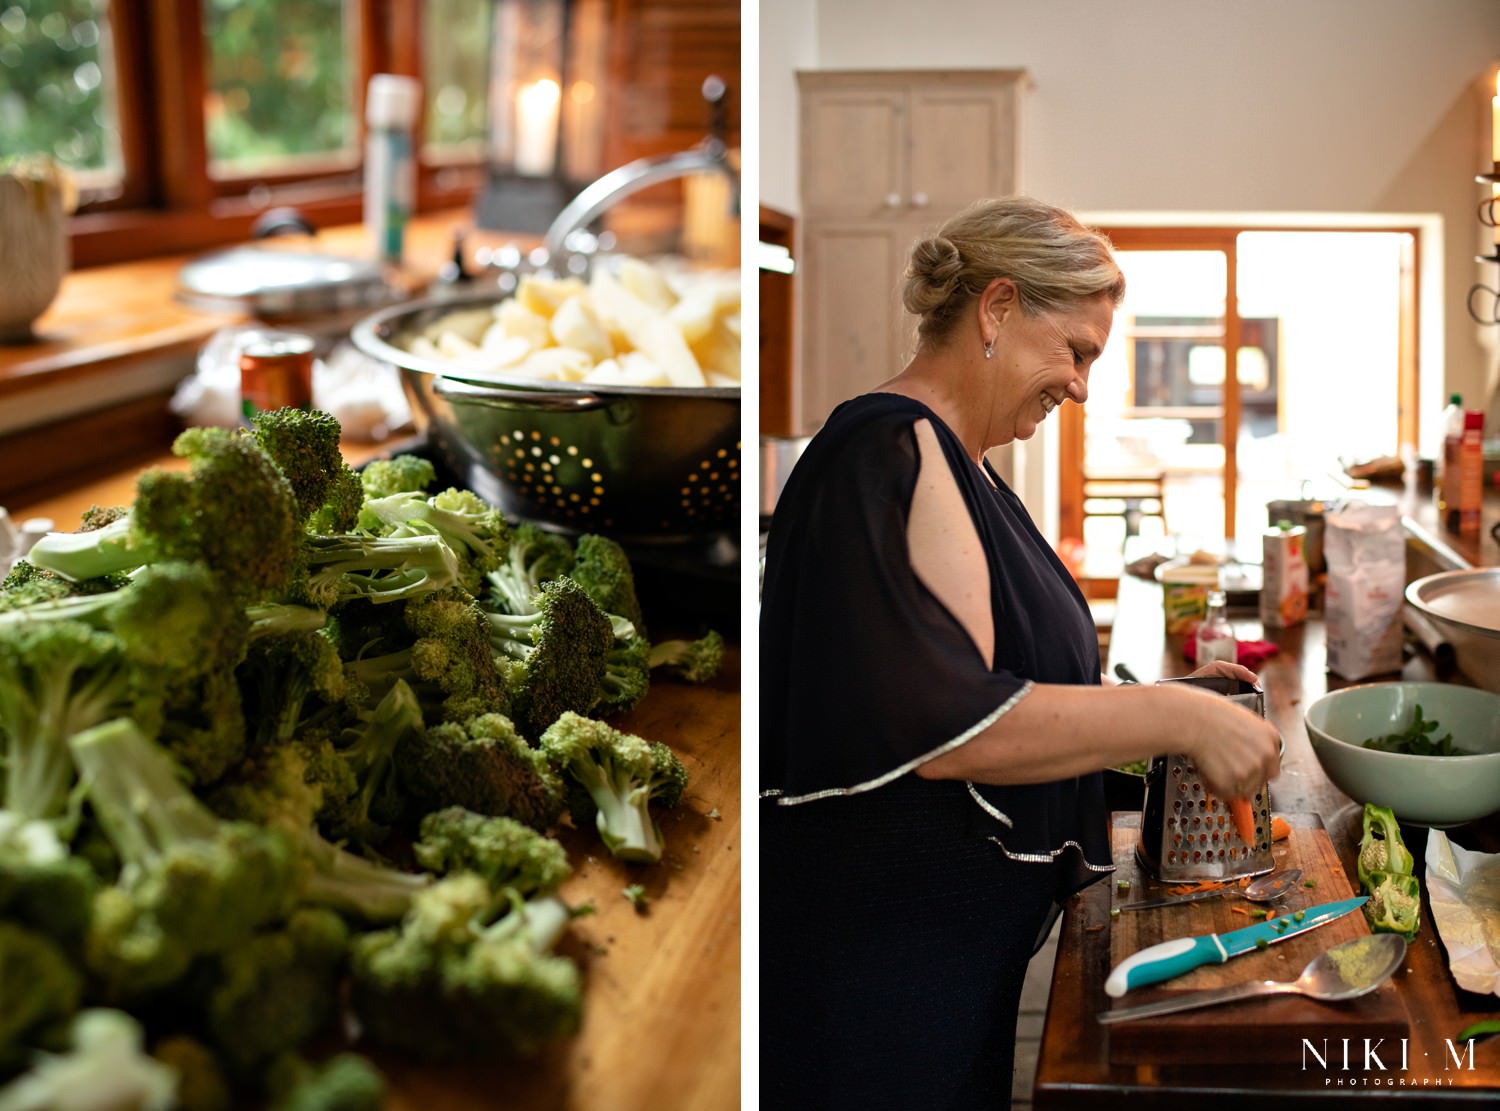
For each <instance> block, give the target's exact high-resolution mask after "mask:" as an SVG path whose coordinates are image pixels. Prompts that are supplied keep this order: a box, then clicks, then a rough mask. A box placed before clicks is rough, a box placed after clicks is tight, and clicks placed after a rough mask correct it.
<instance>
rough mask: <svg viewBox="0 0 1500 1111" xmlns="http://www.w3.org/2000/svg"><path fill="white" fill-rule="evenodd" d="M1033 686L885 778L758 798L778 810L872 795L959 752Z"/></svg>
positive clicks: (769, 793) (1026, 685)
mask: <svg viewBox="0 0 1500 1111" xmlns="http://www.w3.org/2000/svg"><path fill="white" fill-rule="evenodd" d="M1032 685H1033V684H1032V682H1031V680H1029V679H1028V680H1027V681H1026V682H1025V683H1023V684H1022V685H1021V687H1020V689H1019V690H1017V691H1016V693H1015V694H1013V695H1011V696H1010V697H1009V698H1007V699H1006V700H1005V701H1004V702H1002V703H1001V704H1000V705H999V706H998V707H996V709H995V710H994V711H993V712H992V713H990V714H988V715H986V716H985V717H984V718H982V719H981V720H980V721H978V722H976V723H975V724H973V725H971V726H970V727H969V728H968V729H965V730H964V731H963V732H962V733H960V734H959V735H958V736H957V737H954V738H953V739H952V740H950V741H945V742H943V743H942V744H941V745H939V746H938V747H937V748H935V749H933V750H932V751H931V752H928V753H925V754H923V755H921V756H918V757H917V758H916V759H914V760H908V761H907V762H906V763H904V764H902V765H901V766H900V767H899V768H893V769H892V770H890V771H888V772H886V773H885V774H884V775H881V776H877V777H876V778H874V779H871V780H867V781H866V782H864V783H856V784H854V786H852V787H830V788H828V789H827V790H823V791H813V792H811V793H809V794H806V795H784V794H782V793H781V791H780V789H779V788H773V789H771V790H769V791H762V792H761V793H760V797H761V798H763V799H775V800H776V805H777V806H797V805H798V804H800V803H804V802H816V801H817V800H818V799H826V798H834V797H836V796H840V795H858V794H863V793H864V792H865V791H873V790H874V789H875V788H876V787H883V786H885V785H886V784H887V783H889V782H891V781H892V780H894V779H900V778H901V777H902V776H903V775H905V774H906V773H907V772H909V771H911V770H912V769H913V768H918V767H921V766H922V765H923V764H925V763H927V761H929V760H934V759H936V758H937V757H939V756H942V755H943V754H944V753H946V752H952V751H953V750H954V749H955V748H958V747H959V745H962V744H965V743H966V742H968V741H970V740H972V739H973V738H974V737H975V736H976V735H977V734H979V733H982V732H984V731H985V730H986V729H988V728H989V727H990V726H991V725H993V724H995V722H997V721H999V720H1000V719H1001V718H1002V717H1004V716H1005V715H1006V714H1008V713H1009V712H1010V711H1011V710H1012V709H1014V708H1015V706H1016V704H1017V703H1019V702H1020V701H1021V699H1023V698H1025V697H1026V695H1027V694H1029V693H1030V692H1031V688H1032ZM969 791H970V793H973V791H974V788H973V786H972V785H970V787H969ZM975 797H976V798H978V796H977V795H975ZM980 801H981V805H985V806H988V804H987V803H984V802H983V800H980ZM989 809H990V810H991V811H992V812H993V814H994V815H995V816H998V817H999V818H1000V820H1001V821H1003V822H1004V823H1005V824H1006V825H1010V819H1009V818H1007V817H1005V815H1003V814H1001V813H1000V811H998V810H995V809H994V807H989Z"/></svg>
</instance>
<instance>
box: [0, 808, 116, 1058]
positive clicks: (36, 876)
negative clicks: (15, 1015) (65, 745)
mask: <svg viewBox="0 0 1500 1111" xmlns="http://www.w3.org/2000/svg"><path fill="white" fill-rule="evenodd" d="M98 886H99V884H98V880H97V879H96V878H95V876H94V871H93V869H92V868H90V867H89V865H88V863H87V862H86V861H84V860H82V859H80V858H79V857H76V856H74V855H72V854H71V853H69V851H68V846H67V845H66V844H65V843H64V842H63V840H62V838H61V837H59V836H58V831H57V827H56V826H55V825H54V824H53V823H52V822H43V821H36V820H30V821H28V820H25V819H22V818H21V817H20V816H19V815H16V814H12V813H10V812H9V811H6V810H0V918H3V919H9V920H11V921H13V922H16V923H19V924H20V925H23V926H29V927H31V928H33V929H36V930H40V931H41V932H42V933H44V934H46V935H47V936H48V937H49V938H51V939H52V940H53V941H55V942H57V943H58V944H60V945H62V946H63V947H64V948H66V949H68V950H69V951H73V950H76V949H78V948H79V947H80V946H81V945H82V942H83V937H84V934H85V933H86V932H87V931H88V926H89V918H90V916H91V914H92V912H93V902H94V893H95V892H96V891H97V889H98ZM3 1041H4V1039H3V1038H0V1043H3Z"/></svg>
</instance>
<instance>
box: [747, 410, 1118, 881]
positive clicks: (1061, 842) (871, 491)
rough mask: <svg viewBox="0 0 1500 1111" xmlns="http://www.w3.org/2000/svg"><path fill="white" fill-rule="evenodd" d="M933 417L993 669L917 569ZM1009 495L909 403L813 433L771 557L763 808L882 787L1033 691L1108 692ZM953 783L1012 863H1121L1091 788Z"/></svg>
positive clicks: (1074, 611) (846, 417) (1088, 783)
mask: <svg viewBox="0 0 1500 1111" xmlns="http://www.w3.org/2000/svg"><path fill="white" fill-rule="evenodd" d="M923 418H927V419H930V420H931V421H932V422H933V424H934V427H935V429H936V430H937V431H938V433H939V442H940V443H941V445H942V447H943V450H944V454H945V456H946V457H947V461H948V463H949V466H950V469H951V470H952V471H953V473H954V477H955V480H956V481H957V482H958V484H959V488H960V492H961V493H962V494H963V496H964V499H965V503H966V504H967V505H968V506H969V509H970V513H971V516H972V517H973V519H974V523H975V525H976V528H977V529H978V531H979V535H980V539H981V542H982V544H983V545H984V546H985V549H986V553H987V559H988V561H989V564H990V573H991V578H992V580H993V582H992V591H991V593H992V612H993V614H994V620H995V639H996V656H995V664H994V666H993V667H989V666H987V665H986V664H985V661H984V660H983V659H982V658H981V656H980V654H979V650H978V649H977V647H976V646H975V645H974V642H973V640H972V639H971V638H970V637H969V635H968V633H967V631H966V630H965V629H964V628H963V626H962V625H961V624H960V623H959V622H958V620H957V619H956V618H955V617H954V616H953V615H952V614H951V613H950V612H949V610H948V609H947V608H946V607H945V606H944V605H943V604H942V603H941V602H940V601H939V600H938V599H937V598H936V597H935V596H934V595H933V594H932V592H931V591H930V590H928V589H927V587H926V586H925V585H924V584H923V583H922V581H921V580H920V579H919V578H918V577H917V575H916V574H915V572H914V571H913V569H912V566H911V562H910V559H909V556H908V548H907V536H906V527H907V517H908V513H909V510H910V507H911V498H912V493H913V491H914V489H915V486H916V480H917V472H918V466H919V456H918V448H917V443H916V438H915V432H914V425H915V422H916V421H917V420H920V419H923ZM1001 485H1002V488H1001V489H993V488H991V487H990V486H989V484H988V482H986V480H985V478H984V477H983V475H982V474H981V472H980V471H979V469H978V468H977V467H975V466H974V465H973V463H972V462H971V461H970V460H968V459H967V458H966V457H965V456H964V454H963V449H962V445H960V444H959V443H958V441H957V439H956V437H954V436H953V433H952V432H951V430H949V429H948V428H947V427H946V425H943V424H942V422H941V421H940V420H938V418H937V417H936V416H935V415H934V414H932V413H931V412H930V411H929V410H927V409H926V407H925V406H922V405H920V404H919V403H917V402H915V401H913V400H911V399H909V398H905V397H900V396H897V395H892V394H869V395H865V396H863V397H861V398H857V399H855V400H854V401H852V402H846V403H845V404H844V405H842V406H840V407H839V409H837V410H836V411H835V412H834V414H833V415H832V416H830V418H829V421H828V423H827V424H826V425H825V426H824V428H823V429H822V430H820V431H819V433H818V434H817V436H815V437H814V438H813V440H812V441H811V443H810V444H809V445H808V448H807V450H806V451H805V452H804V453H803V456H802V458H801V459H800V460H799V461H798V463H797V465H796V467H795V468H794V470H793V472H792V474H791V476H790V479H789V480H788V482H787V485H786V487H785V488H784V490H783V492H782V494H781V497H780V498H779V500H778V502H777V505H776V510H775V516H774V519H773V527H772V530H771V535H770V537H769V542H768V547H767V552H766V566H765V578H764V582H763V584H762V594H761V617H760V686H761V700H760V706H761V713H760V738H761V742H760V754H761V769H760V774H761V781H760V789H761V794H762V797H763V798H764V799H766V800H767V801H774V802H775V803H777V804H779V805H782V806H786V805H801V804H804V803H820V802H821V800H825V799H833V798H837V797H840V796H848V795H854V794H863V793H865V792H869V791H873V790H876V789H878V788H879V787H881V786H883V785H884V784H886V783H889V782H891V781H892V780H894V779H897V778H899V777H900V776H902V775H905V774H907V773H909V772H911V771H912V770H913V769H915V768H916V767H918V766H919V765H920V764H922V763H923V762H925V761H927V760H930V759H932V758H933V757H935V756H937V755H939V754H940V753H942V752H945V751H947V750H949V749H951V748H955V747H957V746H958V745H961V744H963V743H965V742H966V741H967V740H969V739H970V738H971V737H973V736H974V735H975V734H976V733H978V732H980V731H981V730H983V729H984V728H985V727H987V726H988V725H990V724H991V723H992V722H994V721H995V720H997V719H998V718H999V717H1000V716H1001V715H1003V714H1005V713H1006V712H1007V711H1008V710H1009V709H1011V708H1012V707H1013V706H1015V705H1016V704H1017V703H1018V702H1019V701H1020V700H1021V699H1022V698H1024V697H1025V696H1026V694H1027V692H1028V691H1029V690H1030V688H1031V685H1032V683H1033V682H1047V683H1055V682H1062V683H1097V682H1098V681H1099V679H1098V676H1099V656H1098V645H1097V639H1096V637H1095V635H1094V630H1093V624H1092V620H1091V619H1090V618H1089V616H1088V610H1087V605H1086V603H1084V602H1083V599H1082V596H1081V595H1080V594H1078V592H1077V588H1076V586H1075V585H1074V584H1073V583H1072V582H1071V580H1070V579H1069V578H1068V577H1067V574H1066V571H1065V570H1064V569H1063V568H1062V565H1061V563H1060V562H1058V561H1057V559H1056V557H1055V555H1054V554H1053V553H1052V551H1051V549H1050V546H1048V545H1047V544H1046V542H1045V541H1044V540H1043V539H1042V538H1041V536H1040V534H1039V533H1037V531H1036V529H1035V526H1034V525H1033V524H1032V522H1031V520H1030V518H1029V516H1028V515H1027V514H1026V513H1025V511H1024V509H1023V508H1022V507H1021V506H1020V503H1019V501H1018V500H1016V499H1015V496H1014V495H1013V494H1011V493H1010V492H1009V490H1006V489H1003V484H1001ZM955 786H956V787H957V789H959V790H964V789H965V787H967V792H968V794H969V795H970V796H972V801H973V803H975V804H977V805H976V806H975V807H974V814H975V816H976V824H977V825H978V824H982V825H983V827H985V828H984V832H985V833H986V834H987V835H993V836H994V838H995V840H997V842H998V843H1000V844H1001V847H1002V848H1004V849H1005V850H1006V852H1007V853H1008V854H1009V855H1012V856H1015V857H1017V858H1020V859H1027V860H1032V859H1053V858H1055V857H1056V856H1057V855H1059V853H1061V852H1062V851H1063V850H1064V848H1065V847H1066V846H1068V845H1073V846H1075V847H1078V849H1079V853H1080V854H1081V855H1082V856H1083V857H1085V858H1086V859H1090V860H1096V861H1104V862H1107V861H1108V860H1109V853H1108V847H1107V840H1106V839H1104V838H1103V793H1102V787H1101V786H1100V782H1099V777H1098V776H1097V775H1093V776H1086V777H1080V778H1078V779H1068V780H1064V781H1059V782H1056V783H1049V784H1036V785H1026V786H1015V787H989V786H986V787H974V786H971V785H962V784H958V785H955ZM1096 825H1097V826H1098V827H1099V828H1098V829H1095V828H1094V827H1095V826H1096ZM1101 842H1102V843H1101ZM1086 868H1087V869H1090V870H1092V871H1094V872H1096V873H1097V872H1099V871H1102V870H1105V869H1106V868H1107V865H1091V864H1088V865H1086ZM1080 882H1082V880H1081V881H1080Z"/></svg>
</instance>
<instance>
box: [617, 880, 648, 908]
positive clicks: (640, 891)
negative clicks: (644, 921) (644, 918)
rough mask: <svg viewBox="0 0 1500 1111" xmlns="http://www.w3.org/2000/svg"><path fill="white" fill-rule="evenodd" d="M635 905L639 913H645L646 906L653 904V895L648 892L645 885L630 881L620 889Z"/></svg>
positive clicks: (632, 904)
mask: <svg viewBox="0 0 1500 1111" xmlns="http://www.w3.org/2000/svg"><path fill="white" fill-rule="evenodd" d="M620 894H621V895H623V896H625V898H626V899H628V900H629V901H630V905H631V906H633V907H635V912H636V913H637V914H645V913H646V908H647V907H648V906H650V905H651V896H650V895H647V894H646V888H645V885H643V884H639V883H628V884H626V885H625V886H624V887H623V888H622V889H621V891H620Z"/></svg>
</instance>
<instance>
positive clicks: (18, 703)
mask: <svg viewBox="0 0 1500 1111" xmlns="http://www.w3.org/2000/svg"><path fill="white" fill-rule="evenodd" d="M144 680H145V675H144V673H143V671H142V669H140V668H137V667H135V666H133V665H132V664H131V663H130V661H129V660H128V659H127V658H126V654H125V645H124V643H123V642H122V641H121V640H120V638H119V637H117V636H114V635H113V634H111V633H105V632H100V631H99V630H97V629H93V628H90V627H89V626H87V625H85V624H83V623H81V622H78V621H43V622H35V621H26V622H16V623H9V624H4V625H0V734H3V739H4V746H3V749H0V752H3V761H0V762H3V765H4V769H5V793H4V800H3V807H4V809H6V810H9V811H11V812H12V813H14V814H16V815H18V816H20V817H22V818H52V817H57V816H59V815H60V814H62V812H63V810H64V808H65V806H66V803H67V793H68V789H69V787H70V786H71V785H72V783H73V778H74V775H73V760H72V758H71V757H70V756H69V754H68V738H69V737H71V736H73V735H74V734H75V733H78V732H80V731H82V730H84V729H87V728H89V727H90V726H92V725H98V724H99V723H100V722H103V721H108V720H110V719H111V718H114V717H118V716H121V715H124V714H138V715H140V716H141V717H143V718H145V719H146V721H147V724H148V725H150V726H152V727H154V725H155V722H156V720H157V710H156V708H155V706H154V705H152V704H151V699H150V698H149V694H150V693H151V692H149V691H148V690H147V689H146V688H145V687H144V686H143V683H144Z"/></svg>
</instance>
